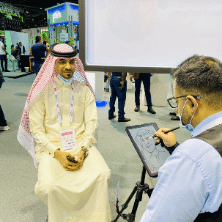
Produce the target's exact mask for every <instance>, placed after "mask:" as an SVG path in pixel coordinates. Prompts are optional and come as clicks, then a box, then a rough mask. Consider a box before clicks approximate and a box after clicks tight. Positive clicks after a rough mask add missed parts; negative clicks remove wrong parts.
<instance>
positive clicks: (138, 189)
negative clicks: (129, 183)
mask: <svg viewBox="0 0 222 222" xmlns="http://www.w3.org/2000/svg"><path fill="white" fill-rule="evenodd" d="M145 174H146V169H145V167H143V171H142V176H141V181H139V182H137V183H136V186H135V187H134V189H133V191H132V192H131V194H130V196H129V197H128V199H127V200H126V202H125V203H124V204H123V205H122V209H121V210H120V211H119V206H118V202H119V201H118V199H117V202H116V212H117V214H118V215H117V217H116V218H115V220H113V221H112V222H117V220H118V219H119V217H123V219H124V220H127V221H129V222H134V221H135V217H136V211H137V208H138V206H139V202H140V201H141V200H142V195H143V192H145V193H146V194H147V195H148V196H149V197H151V194H152V191H153V189H149V186H148V184H144V180H145ZM135 193H136V198H135V202H134V205H133V209H132V212H131V214H122V212H123V211H124V210H125V209H126V208H127V207H128V204H129V202H130V201H131V199H132V198H133V196H134V194H135Z"/></svg>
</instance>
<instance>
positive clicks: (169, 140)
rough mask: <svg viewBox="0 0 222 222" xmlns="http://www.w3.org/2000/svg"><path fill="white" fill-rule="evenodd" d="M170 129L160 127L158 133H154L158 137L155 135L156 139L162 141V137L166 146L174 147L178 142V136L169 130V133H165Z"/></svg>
mask: <svg viewBox="0 0 222 222" xmlns="http://www.w3.org/2000/svg"><path fill="white" fill-rule="evenodd" d="M168 130H170V129H169V128H160V129H159V130H158V131H157V132H156V133H154V135H156V136H157V137H155V140H156V141H157V142H158V143H160V142H161V141H160V139H162V141H163V143H164V145H165V146H166V147H172V146H174V145H175V144H176V142H177V139H176V136H175V134H174V132H169V133H167V134H164V132H166V131H168Z"/></svg>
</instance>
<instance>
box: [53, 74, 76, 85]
mask: <svg viewBox="0 0 222 222" xmlns="http://www.w3.org/2000/svg"><path fill="white" fill-rule="evenodd" d="M57 78H58V79H59V80H61V81H62V82H63V83H65V84H67V83H69V82H72V80H73V79H74V75H73V76H72V78H70V79H65V78H63V77H62V76H60V75H59V74H58V75H57Z"/></svg>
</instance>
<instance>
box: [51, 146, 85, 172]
mask: <svg viewBox="0 0 222 222" xmlns="http://www.w3.org/2000/svg"><path fill="white" fill-rule="evenodd" d="M54 157H55V158H56V159H57V160H58V161H59V162H60V163H61V165H62V166H63V167H64V168H65V170H67V171H75V170H79V169H80V168H81V167H82V163H79V162H78V163H73V162H72V161H69V160H68V159H67V157H69V158H70V159H74V156H73V155H71V154H70V153H69V152H65V151H60V150H56V151H55V153H54Z"/></svg>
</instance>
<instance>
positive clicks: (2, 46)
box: [0, 36, 10, 72]
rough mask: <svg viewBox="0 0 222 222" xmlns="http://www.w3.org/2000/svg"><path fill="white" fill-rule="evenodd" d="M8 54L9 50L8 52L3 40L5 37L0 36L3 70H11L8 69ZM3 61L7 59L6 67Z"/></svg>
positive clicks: (0, 58) (0, 56)
mask: <svg viewBox="0 0 222 222" xmlns="http://www.w3.org/2000/svg"><path fill="white" fill-rule="evenodd" d="M7 54H8V52H6V47H5V44H4V42H3V38H2V37H1V36H0V60H1V66H2V71H3V72H10V71H9V70H8V62H7V57H6V55H7ZM3 61H5V68H4V67H3Z"/></svg>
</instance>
